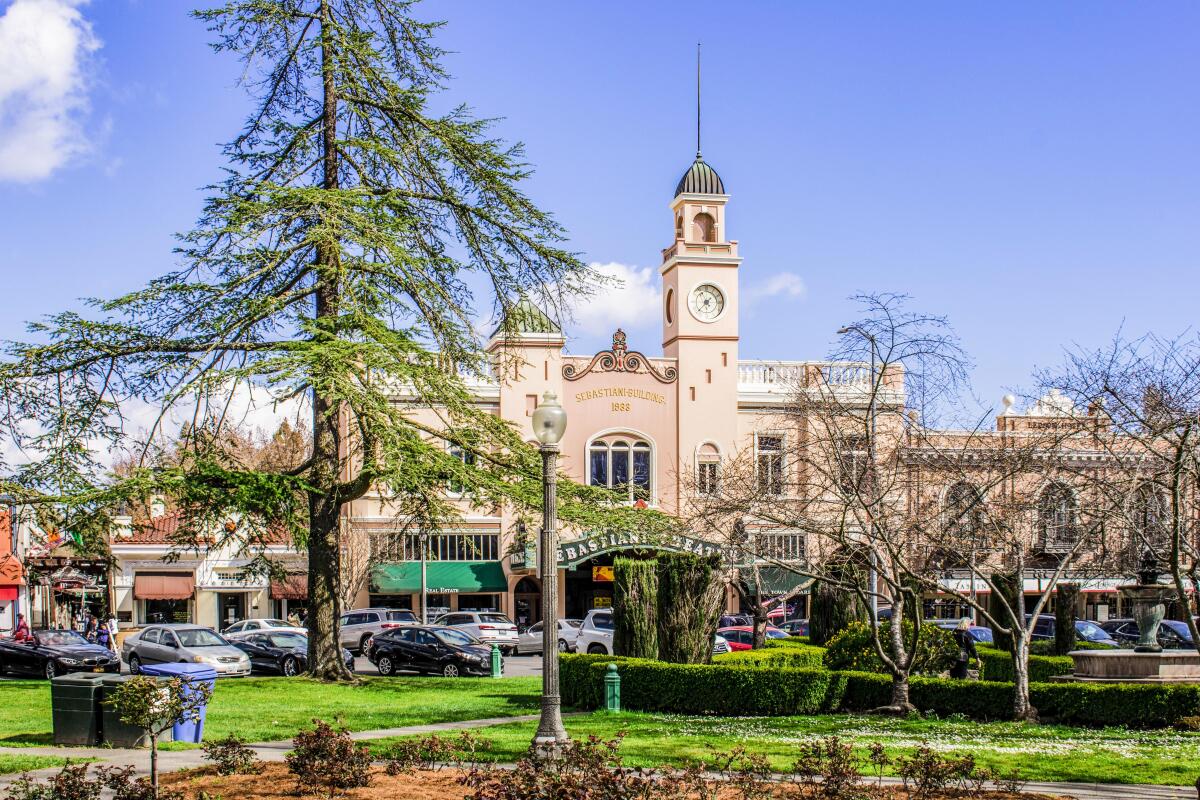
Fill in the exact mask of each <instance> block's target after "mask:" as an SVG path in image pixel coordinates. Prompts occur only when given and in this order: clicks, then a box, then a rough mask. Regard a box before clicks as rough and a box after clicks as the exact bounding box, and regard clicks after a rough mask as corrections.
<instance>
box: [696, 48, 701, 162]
mask: <svg viewBox="0 0 1200 800" xmlns="http://www.w3.org/2000/svg"><path fill="white" fill-rule="evenodd" d="M696 158H697V159H699V158H700V43H699V42H696Z"/></svg>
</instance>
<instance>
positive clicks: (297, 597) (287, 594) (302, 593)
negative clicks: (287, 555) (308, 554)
mask: <svg viewBox="0 0 1200 800" xmlns="http://www.w3.org/2000/svg"><path fill="white" fill-rule="evenodd" d="M270 594H271V614H272V616H274V617H275V619H288V618H290V617H291V616H292V615H293V614H295V615H296V616H297V617H299V618H301V619H303V618H304V617H305V616H306V615H307V613H308V573H304V572H292V573H288V575H287V577H285V578H283V579H282V580H277V581H271V591H270Z"/></svg>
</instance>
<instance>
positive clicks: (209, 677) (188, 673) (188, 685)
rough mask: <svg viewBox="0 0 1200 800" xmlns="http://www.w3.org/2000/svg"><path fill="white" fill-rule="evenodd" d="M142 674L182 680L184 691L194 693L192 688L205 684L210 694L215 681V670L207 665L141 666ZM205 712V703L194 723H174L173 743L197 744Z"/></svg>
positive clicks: (202, 735) (184, 721) (206, 707)
mask: <svg viewBox="0 0 1200 800" xmlns="http://www.w3.org/2000/svg"><path fill="white" fill-rule="evenodd" d="M142 674H143V675H154V676H157V677H163V678H183V680H184V689H185V691H194V690H193V689H192V687H193V686H197V685H199V684H201V683H207V684H208V688H209V691H210V692H211V691H212V689H213V687H214V686H215V685H216V681H217V670H216V668H215V667H211V666H209V665H208V664H188V663H170V664H143V665H142ZM207 711H208V704H207V703H205V704H204V705H202V706H201V707H200V718H199V719H198V720H196V721H195V722H193V721H191V720H182V721H179V722H176V723H175V727H174V728H172V729H171V733H172V735H173V736H174V737H175V741H177V742H192V743H193V744H198V743H199V742H200V741H201V739H203V738H204V717H205V714H206V712H207Z"/></svg>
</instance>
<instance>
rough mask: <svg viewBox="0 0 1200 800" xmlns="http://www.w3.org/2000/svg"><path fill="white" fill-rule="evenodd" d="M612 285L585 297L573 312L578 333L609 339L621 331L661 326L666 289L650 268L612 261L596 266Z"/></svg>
mask: <svg viewBox="0 0 1200 800" xmlns="http://www.w3.org/2000/svg"><path fill="white" fill-rule="evenodd" d="M591 267H592V269H594V270H596V271H597V272H599V273H600V274H601V275H604V276H606V277H608V278H609V279H611V280H610V282H609V283H608V284H607V285H605V286H601V287H599V288H598V289H596V291H595V293H593V294H591V295H589V296H588V297H584V298H581V299H580V300H579V301H578V302H577V303H576V304H575V307H574V308H573V309H572V312H573V313H572V316H573V317H574V320H575V323H576V324H575V326H574V330H572V331H571V332H572V333H577V334H581V335H585V336H606V335H609V334H611V333H612V332H613V331H614V330H616V329H617V328H646V327H648V326H649V327H655V326H657V325H659V324H661V316H660V315H661V309H662V286H661V284H660V283H659V280H658V273H657V272H655V271H654V270H653V269H651V268H650V267H631V266H628V265H626V264H618V263H616V262H611V263H608V264H592V265H591Z"/></svg>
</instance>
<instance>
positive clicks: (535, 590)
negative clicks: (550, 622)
mask: <svg viewBox="0 0 1200 800" xmlns="http://www.w3.org/2000/svg"><path fill="white" fill-rule="evenodd" d="M513 617H514V620H513V621H514V622H516V623H517V629H518V630H522V631H523V630H525V629H526V628H528V627H529V626H530V625H533V624H534V623H536V622H540V621H541V619H542V585H541V583H540V582H539V581H538V580H537V578H530V577H525V578H521V580H519V581H517V585H516V586H515V587H513Z"/></svg>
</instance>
